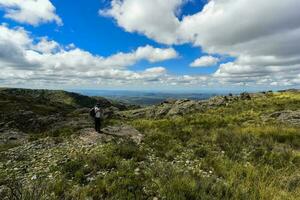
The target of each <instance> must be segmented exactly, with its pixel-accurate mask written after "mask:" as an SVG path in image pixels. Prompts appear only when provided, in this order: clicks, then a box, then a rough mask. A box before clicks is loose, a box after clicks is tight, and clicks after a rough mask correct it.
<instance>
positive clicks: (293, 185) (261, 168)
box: [45, 92, 300, 200]
mask: <svg viewBox="0 0 300 200" xmlns="http://www.w3.org/2000/svg"><path fill="white" fill-rule="evenodd" d="M299 105H300V95H299V94H298V93H290V92H289V93H284V94H282V93H274V94H269V95H268V96H267V97H258V98H254V99H251V100H246V101H236V102H232V103H231V104H229V105H228V106H220V107H216V108H212V109H209V110H206V111H204V112H201V113H192V114H189V115H185V116H178V117H172V118H165V119H157V120H154V119H135V120H131V121H127V123H129V124H131V125H132V126H134V127H135V128H136V129H138V130H139V131H140V132H141V133H143V134H144V137H145V138H144V141H143V143H142V144H141V145H136V144H135V143H134V142H131V141H126V140H123V139H115V140H113V141H111V142H107V143H104V144H101V145H99V146H97V147H95V148H93V149H92V150H90V151H84V150H82V151H79V153H75V154H68V155H70V157H69V159H68V161H66V162H65V163H62V165H61V166H59V167H58V168H57V169H55V170H57V171H59V172H60V174H61V175H60V177H59V178H57V179H55V181H53V182H52V183H51V184H50V183H49V185H48V186H47V188H46V189H45V191H46V192H47V193H50V194H52V197H53V198H54V199H153V198H154V197H157V198H159V199H170V200H171V199H179V200H185V199H188V200H193V199H195V200H196V199H225V200H226V199H228V200H229V199H249V200H252V199H253V200H256V199H266V200H269V199H272V200H273V199H291V200H292V199H298V198H299V196H300V167H299V166H300V151H299V150H300V127H299V126H296V125H292V124H288V123H279V122H277V121H276V119H271V118H268V117H266V116H269V115H270V114H271V113H273V112H276V111H280V110H297V109H299ZM109 123H111V124H118V123H120V122H119V121H117V120H111V121H110V122H108V124H109ZM62 132H63V133H59V134H58V136H60V135H64V134H66V135H69V131H67V130H64V131H62ZM54 136H55V134H54ZM91 177H93V178H92V179H90V178H91Z"/></svg>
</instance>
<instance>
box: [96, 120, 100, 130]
mask: <svg viewBox="0 0 300 200" xmlns="http://www.w3.org/2000/svg"><path fill="white" fill-rule="evenodd" d="M96 124H97V130H96V131H97V132H98V133H99V132H100V119H99V118H97V122H96Z"/></svg>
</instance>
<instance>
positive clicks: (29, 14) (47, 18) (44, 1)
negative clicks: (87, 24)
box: [0, 0, 62, 26]
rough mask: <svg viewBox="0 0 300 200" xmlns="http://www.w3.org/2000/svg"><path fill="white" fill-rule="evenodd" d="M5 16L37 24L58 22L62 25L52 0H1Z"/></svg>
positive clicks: (0, 5) (0, 4) (0, 3)
mask: <svg viewBox="0 0 300 200" xmlns="http://www.w3.org/2000/svg"><path fill="white" fill-rule="evenodd" d="M0 8H3V9H4V11H5V17H6V18H9V19H12V20H15V21H17V22H20V23H26V24H31V25H34V26H37V25H39V24H41V23H47V22H56V23H57V24H58V25H62V20H61V18H60V17H59V16H58V15H56V13H55V10H56V9H55V7H54V6H53V4H52V3H51V2H50V0H0Z"/></svg>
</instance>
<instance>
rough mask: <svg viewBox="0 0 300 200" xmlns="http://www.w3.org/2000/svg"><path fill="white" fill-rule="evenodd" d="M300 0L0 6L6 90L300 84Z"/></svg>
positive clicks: (54, 1)
mask: <svg viewBox="0 0 300 200" xmlns="http://www.w3.org/2000/svg"><path fill="white" fill-rule="evenodd" d="M299 9H300V1H299V0H284V1H282V0H264V1H261V0H151V1H149V0H89V1H86V0H76V1H73V0H0V69H1V70H0V87H27V88H49V89H124V90H180V91H183V90H185V91H188V90H193V91H196V90H199V91H200V90H220V91H225V90H228V91H230V90H269V89H274V90H276V89H283V88H299V87H300V42H299V41H300V20H299V19H300V12H299Z"/></svg>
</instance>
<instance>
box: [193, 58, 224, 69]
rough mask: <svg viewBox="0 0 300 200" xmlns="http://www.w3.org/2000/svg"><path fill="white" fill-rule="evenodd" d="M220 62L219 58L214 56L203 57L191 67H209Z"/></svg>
mask: <svg viewBox="0 0 300 200" xmlns="http://www.w3.org/2000/svg"><path fill="white" fill-rule="evenodd" d="M219 61H220V59H219V58H216V57H213V56H202V57H200V58H197V59H196V60H194V62H192V63H191V64H190V66H191V67H208V66H212V65H216V64H217V63H218V62H219Z"/></svg>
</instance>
